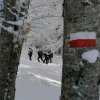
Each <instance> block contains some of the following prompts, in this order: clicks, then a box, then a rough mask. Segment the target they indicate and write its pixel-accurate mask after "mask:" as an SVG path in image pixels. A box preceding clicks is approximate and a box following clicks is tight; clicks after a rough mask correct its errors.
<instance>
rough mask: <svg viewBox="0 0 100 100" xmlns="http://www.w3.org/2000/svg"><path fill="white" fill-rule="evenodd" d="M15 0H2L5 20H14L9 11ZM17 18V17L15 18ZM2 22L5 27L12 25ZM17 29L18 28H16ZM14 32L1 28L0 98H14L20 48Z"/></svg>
mask: <svg viewBox="0 0 100 100" xmlns="http://www.w3.org/2000/svg"><path fill="white" fill-rule="evenodd" d="M15 5H16V0H4V11H3V18H4V20H5V21H15V16H14V15H13V14H12V13H11V12H10V11H9V9H11V10H12V11H13V7H15ZM16 19H17V18H16ZM5 21H4V22H3V23H2V24H3V26H5V27H9V26H11V27H13V28H14V29H15V26H14V25H11V24H8V23H6V22H5ZM17 30H18V28H17ZM14 38H15V37H14V34H13V33H9V32H8V31H6V30H4V29H3V28H2V29H1V33H0V100H14V99H15V90H16V89H15V83H16V75H17V71H18V65H19V60H20V55H21V50H22V44H20V42H19V41H17V42H14Z"/></svg>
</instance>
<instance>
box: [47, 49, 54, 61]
mask: <svg viewBox="0 0 100 100" xmlns="http://www.w3.org/2000/svg"><path fill="white" fill-rule="evenodd" d="M48 57H49V62H50V63H52V58H53V53H52V52H51V50H50V51H48Z"/></svg>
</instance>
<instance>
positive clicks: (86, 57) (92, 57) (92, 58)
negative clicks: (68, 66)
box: [82, 49, 100, 63]
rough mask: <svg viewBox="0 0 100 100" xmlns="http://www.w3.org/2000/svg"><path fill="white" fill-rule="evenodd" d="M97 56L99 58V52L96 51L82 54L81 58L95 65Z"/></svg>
mask: <svg viewBox="0 0 100 100" xmlns="http://www.w3.org/2000/svg"><path fill="white" fill-rule="evenodd" d="M99 56H100V54H99V51H98V50H96V49H93V50H89V51H86V52H84V53H83V54H82V58H83V59H84V60H87V61H88V62H89V63H95V62H96V60H97V57H99Z"/></svg>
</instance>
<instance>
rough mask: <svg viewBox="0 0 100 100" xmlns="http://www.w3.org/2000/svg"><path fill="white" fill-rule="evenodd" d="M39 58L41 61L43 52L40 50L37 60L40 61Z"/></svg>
mask: <svg viewBox="0 0 100 100" xmlns="http://www.w3.org/2000/svg"><path fill="white" fill-rule="evenodd" d="M40 59H41V60H42V61H43V52H42V51H38V59H37V60H38V62H40Z"/></svg>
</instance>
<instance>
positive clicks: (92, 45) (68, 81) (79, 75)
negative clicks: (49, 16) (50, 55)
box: [61, 0, 100, 100]
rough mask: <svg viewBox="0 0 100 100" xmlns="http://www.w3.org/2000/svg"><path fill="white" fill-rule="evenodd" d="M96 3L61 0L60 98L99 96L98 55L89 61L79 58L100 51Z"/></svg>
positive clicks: (99, 3)
mask: <svg viewBox="0 0 100 100" xmlns="http://www.w3.org/2000/svg"><path fill="white" fill-rule="evenodd" d="M99 7H100V0H64V4H63V11H64V40H63V44H64V45H63V70H62V88H61V100H99V86H98V82H99V80H100V79H99V76H100V75H99V73H100V72H99V71H100V70H99V69H100V64H99V61H100V58H98V55H97V56H95V58H96V60H95V62H94V61H93V63H90V62H89V61H90V60H86V59H83V58H84V57H83V58H82V54H84V53H85V54H86V53H87V52H88V51H92V50H93V51H95V53H96V52H97V54H98V51H100V43H99V41H100V39H99V37H98V36H99V35H98V34H99V33H100V27H99V26H100V25H99V24H100V21H99V20H100V18H99V16H98V15H99V14H100V8H99ZM69 36H70V38H68V37H69ZM96 36H97V38H96ZM96 42H97V43H96ZM69 44H70V45H69ZM67 45H69V46H67ZM95 49H96V50H95ZM89 53H90V52H89ZM90 54H91V53H90ZM93 55H94V54H92V55H89V56H91V57H90V58H92V56H93ZM95 55H96V54H95ZM85 57H86V55H85Z"/></svg>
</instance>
